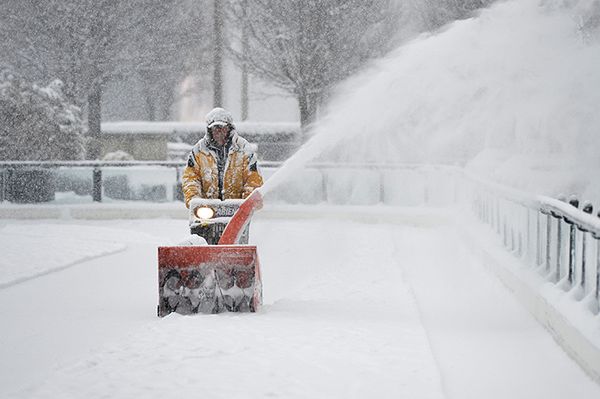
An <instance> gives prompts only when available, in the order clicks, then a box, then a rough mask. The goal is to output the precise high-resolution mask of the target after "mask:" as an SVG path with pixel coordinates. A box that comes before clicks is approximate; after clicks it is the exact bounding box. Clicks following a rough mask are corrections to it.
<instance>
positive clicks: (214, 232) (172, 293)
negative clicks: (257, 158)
mask: <svg viewBox="0 0 600 399" xmlns="http://www.w3.org/2000/svg"><path fill="white" fill-rule="evenodd" d="M261 206H262V195H261V194H260V192H259V191H258V190H255V191H254V192H253V193H252V194H251V195H250V196H249V197H248V198H247V199H245V200H225V201H220V200H203V199H194V200H192V201H191V202H190V229H191V233H192V235H195V238H196V239H192V240H190V243H188V244H186V245H179V246H170V247H159V248H158V300H159V302H158V316H159V317H163V316H166V315H168V314H169V313H172V312H177V313H180V314H192V313H220V312H226V311H231V312H256V311H257V310H258V308H259V306H260V305H261V304H262V282H261V277H260V268H259V262H258V254H257V252H256V246H254V245H246V244H247V242H248V230H249V223H250V218H251V216H252V214H253V213H254V211H255V210H256V209H260V207H261ZM232 215H233V217H232ZM200 237H202V238H200ZM205 240H206V242H204V241H205ZM197 244H199V245H197Z"/></svg>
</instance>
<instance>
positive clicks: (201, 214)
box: [194, 206, 215, 219]
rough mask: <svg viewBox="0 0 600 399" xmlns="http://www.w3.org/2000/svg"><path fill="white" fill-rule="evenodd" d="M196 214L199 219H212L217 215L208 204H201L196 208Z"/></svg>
mask: <svg viewBox="0 0 600 399" xmlns="http://www.w3.org/2000/svg"><path fill="white" fill-rule="evenodd" d="M194 215H196V217H197V218H198V219H211V218H212V217H213V216H215V211H214V210H213V209H212V208H209V207H207V206H200V207H198V208H196V209H194Z"/></svg>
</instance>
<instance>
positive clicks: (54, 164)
mask: <svg viewBox="0 0 600 399" xmlns="http://www.w3.org/2000/svg"><path fill="white" fill-rule="evenodd" d="M184 165H185V162H182V161H0V168H15V169H18V168H31V167H44V168H59V167H63V166H67V167H121V166H170V167H181V166H184Z"/></svg>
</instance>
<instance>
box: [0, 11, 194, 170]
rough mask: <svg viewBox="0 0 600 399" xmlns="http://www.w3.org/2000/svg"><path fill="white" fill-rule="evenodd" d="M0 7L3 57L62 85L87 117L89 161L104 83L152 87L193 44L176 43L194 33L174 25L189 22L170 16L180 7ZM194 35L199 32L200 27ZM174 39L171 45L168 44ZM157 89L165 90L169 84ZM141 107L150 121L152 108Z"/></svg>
mask: <svg viewBox="0 0 600 399" xmlns="http://www.w3.org/2000/svg"><path fill="white" fill-rule="evenodd" d="M7 1H8V4H7V5H6V7H5V10H3V11H4V12H3V14H2V15H1V16H0V42H1V43H4V45H0V46H2V47H3V50H4V51H3V52H2V53H3V54H4V57H5V58H6V59H7V60H8V63H9V64H11V65H13V66H15V67H16V69H18V70H20V71H24V73H27V74H28V75H29V76H31V77H32V78H34V79H37V80H47V79H51V78H59V79H61V80H62V81H63V82H64V83H65V87H64V93H65V95H66V96H67V97H68V98H69V99H70V100H71V101H73V102H74V103H76V104H78V105H80V106H82V107H83V108H84V109H87V122H88V131H89V135H90V138H91V140H90V142H91V143H92V145H91V146H90V148H89V152H88V157H90V158H95V157H97V156H98V146H97V145H93V143H94V142H95V139H97V138H98V136H99V134H100V122H101V115H102V109H101V104H102V96H103V89H104V86H105V84H106V82H107V81H108V80H109V79H112V78H114V77H116V76H123V75H127V74H131V73H132V72H134V73H139V75H140V76H141V78H142V80H143V81H144V80H145V81H146V83H147V86H148V87H150V86H152V87H156V86H157V84H156V83H157V82H161V80H162V79H161V76H162V75H161V74H163V73H164V72H165V71H166V70H167V69H169V71H171V72H172V71H173V70H177V69H178V68H179V70H181V68H182V64H185V63H186V62H185V61H181V62H180V61H179V60H180V59H179V58H178V56H180V55H182V54H185V51H186V50H189V48H188V49H186V48H185V47H184V45H185V44H184V45H182V42H184V43H185V42H186V41H187V42H188V43H197V42H198V40H200V35H193V36H192V37H187V38H183V39H182V38H181V36H180V35H181V34H182V32H185V29H188V31H187V33H190V32H195V31H194V30H193V29H190V28H191V26H190V25H189V24H186V23H183V24H182V23H178V22H181V20H182V19H185V18H184V17H185V16H187V15H194V14H193V13H189V14H183V13H181V12H180V13H177V11H178V10H179V11H181V8H182V5H184V4H188V5H189V4H190V1H188V0H164V1H155V0H129V1H113V0H46V1H43V2H40V1H37V0H21V1H15V0H7ZM185 21H186V22H188V21H191V20H189V19H185ZM195 28H197V30H199V31H201V30H202V25H201V24H199V25H198V26H196V27H195ZM182 29H183V31H182ZM175 36H177V38H178V40H174V41H173V42H169V40H173V39H174V37H175ZM190 48H193V46H190ZM195 48H197V47H195ZM196 54H198V53H196ZM192 58H193V57H192ZM176 59H177V61H175V60H176ZM187 59H189V57H187V58H186V60H187ZM188 65H189V63H188ZM173 66H174V67H173ZM162 82H164V85H170V84H171V83H172V80H170V81H168V82H166V81H164V80H162ZM159 86H160V85H159ZM151 95H152V93H151V92H150V91H148V96H151ZM148 107H149V109H150V113H151V114H155V113H156V112H155V108H156V104H155V103H154V102H152V103H149V105H148Z"/></svg>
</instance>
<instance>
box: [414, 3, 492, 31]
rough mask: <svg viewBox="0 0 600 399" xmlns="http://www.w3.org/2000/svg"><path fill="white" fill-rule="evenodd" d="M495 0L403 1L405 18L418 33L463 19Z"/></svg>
mask: <svg viewBox="0 0 600 399" xmlns="http://www.w3.org/2000/svg"><path fill="white" fill-rule="evenodd" d="M494 1H495V0H405V1H404V4H403V6H404V8H405V17H406V18H407V19H411V22H412V23H413V24H414V25H415V29H416V30H418V31H430V30H434V29H437V28H439V27H441V26H443V25H445V24H447V23H449V22H452V21H455V20H459V19H464V18H467V17H469V16H471V15H472V14H473V12H474V11H475V10H478V9H480V8H484V7H487V6H489V5H490V4H492V3H493V2H494Z"/></svg>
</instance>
